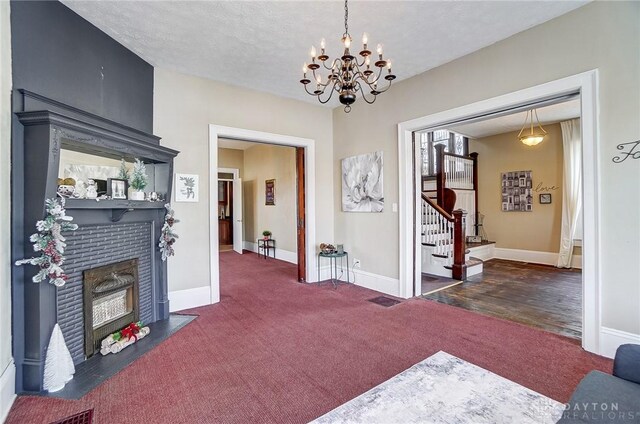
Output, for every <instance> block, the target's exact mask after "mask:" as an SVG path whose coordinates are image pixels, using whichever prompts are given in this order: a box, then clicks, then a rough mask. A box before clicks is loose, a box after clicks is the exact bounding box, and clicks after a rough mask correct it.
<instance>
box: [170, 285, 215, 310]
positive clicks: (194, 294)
mask: <svg viewBox="0 0 640 424" xmlns="http://www.w3.org/2000/svg"><path fill="white" fill-rule="evenodd" d="M209 304H211V287H209V286H204V287H196V288H195V289H186V290H176V291H170V292H169V312H176V311H182V310H184V309H191V308H197V307H198V306H204V305H209Z"/></svg>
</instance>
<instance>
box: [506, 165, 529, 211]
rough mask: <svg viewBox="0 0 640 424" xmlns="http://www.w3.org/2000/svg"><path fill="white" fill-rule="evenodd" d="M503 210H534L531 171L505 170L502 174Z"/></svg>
mask: <svg viewBox="0 0 640 424" xmlns="http://www.w3.org/2000/svg"><path fill="white" fill-rule="evenodd" d="M500 177H501V178H500V179H501V181H502V182H501V187H502V197H501V209H502V211H503V212H531V211H533V180H532V178H531V171H510V172H503V173H502V174H501V176H500Z"/></svg>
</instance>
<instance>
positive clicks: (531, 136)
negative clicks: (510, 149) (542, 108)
mask: <svg viewBox="0 0 640 424" xmlns="http://www.w3.org/2000/svg"><path fill="white" fill-rule="evenodd" d="M534 114H535V115H536V123H537V125H536V127H537V128H538V129H540V131H538V129H536V130H534V129H533V115H534ZM527 121H529V131H528V132H526V133H524V134H522V132H523V131H524V129H525V128H526V127H527ZM546 135H547V132H546V131H545V130H544V128H542V125H540V120H539V119H538V111H537V110H536V109H530V110H528V111H527V116H526V117H525V118H524V124H523V125H522V129H521V130H520V133H519V134H518V140H520V142H521V143H522V144H524V145H527V146H535V145H537V144H540V143H542V141H543V140H544V138H545V136H546Z"/></svg>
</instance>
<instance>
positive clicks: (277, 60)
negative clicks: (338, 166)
mask: <svg viewBox="0 0 640 424" xmlns="http://www.w3.org/2000/svg"><path fill="white" fill-rule="evenodd" d="M62 2H63V3H64V4H66V5H67V6H68V7H70V8H71V9H72V10H74V11H75V12H76V13H78V14H79V15H80V16H82V17H84V18H85V19H87V20H88V21H89V22H91V23H93V24H94V25H95V26H97V27H98V28H100V29H101V30H102V31H104V32H106V33H107V34H109V35H110V36H111V37H113V38H114V39H116V40H117V41H119V42H120V43H122V44H123V45H124V46H126V47H128V48H129V49H130V50H132V51H133V52H135V53H136V54H138V55H139V56H140V57H142V58H143V59H145V60H146V61H147V62H149V63H150V64H152V65H154V66H157V67H161V68H166V69H172V70H176V71H179V72H184V73H187V74H192V75H197V76H201V77H206V78H210V79H213V80H217V81H222V82H226V83H229V84H234V85H239V86H243V87H247V88H252V89H256V90H261V91H266V92H271V93H274V94H278V95H281V96H286V97H291V98H296V99H301V100H307V101H313V102H316V101H315V99H314V98H312V97H311V96H309V95H307V94H306V93H305V92H304V89H303V87H302V85H301V84H300V83H299V82H298V81H299V79H300V77H301V71H302V64H303V63H304V62H305V61H307V60H308V59H309V56H308V52H309V51H310V48H311V45H314V44H315V45H316V47H318V45H319V42H320V39H321V38H323V37H324V38H326V40H327V54H329V55H330V56H331V57H334V56H335V55H336V53H338V52H339V49H338V46H339V42H340V37H341V36H342V33H343V31H344V27H343V25H344V24H343V19H344V16H343V13H344V11H343V7H344V5H343V3H342V2H341V1H181V2H178V1H74V0H62ZM585 3H586V1H542V2H540V1H464V2H446V1H444V2H428V1H352V2H350V3H349V30H350V33H351V34H352V36H353V39H354V42H357V43H358V44H359V43H360V40H361V36H362V33H363V32H364V31H366V32H367V33H369V40H370V42H369V45H370V46H373V47H374V48H375V45H376V44H377V43H382V44H383V45H384V49H385V55H386V56H387V57H388V58H390V59H392V60H393V64H394V73H395V74H396V75H397V76H398V78H399V79H405V78H408V77H411V76H413V75H416V74H419V73H421V72H424V71H426V70H428V69H431V68H434V67H436V66H439V65H442V64H444V63H446V62H449V61H451V60H453V59H456V58H458V57H461V56H464V55H466V54H468V53H471V52H473V51H475V50H478V49H480V48H482V47H485V46H488V45H490V44H493V43H495V42H497V41H499V40H502V39H505V38H507V37H509V36H511V35H513V34H515V33H518V32H520V31H523V30H525V29H527V28H530V27H533V26H535V25H538V24H541V23H543V22H545V21H547V20H549V19H552V18H554V17H556V16H559V15H562V14H564V13H567V12H568V11H570V10H573V9H576V8H578V7H580V6H582V5H584V4H585ZM316 103H317V102H316Z"/></svg>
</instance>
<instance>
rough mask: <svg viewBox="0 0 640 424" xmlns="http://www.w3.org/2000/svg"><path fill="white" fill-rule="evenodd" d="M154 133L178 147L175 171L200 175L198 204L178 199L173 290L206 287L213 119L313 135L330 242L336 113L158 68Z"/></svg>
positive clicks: (321, 216) (319, 198) (322, 231)
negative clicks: (178, 221)
mask: <svg viewBox="0 0 640 424" xmlns="http://www.w3.org/2000/svg"><path fill="white" fill-rule="evenodd" d="M154 91H155V94H154V119H153V122H154V133H155V134H157V135H158V136H160V137H162V144H163V145H165V146H168V147H172V148H175V149H178V150H180V154H179V155H178V157H177V159H176V161H175V167H174V172H181V173H193V174H198V175H199V176H200V201H199V202H198V203H173V207H174V209H175V211H176V216H177V218H178V219H180V220H181V221H180V223H179V224H176V232H177V233H178V234H179V235H180V239H179V241H178V243H177V244H176V256H175V257H172V258H171V259H169V264H168V268H169V291H176V290H184V289H191V288H197V287H203V286H209V284H210V278H209V231H208V229H209V227H208V226H209V195H208V193H209V172H210V169H209V166H210V165H209V128H208V125H209V124H216V125H224V126H228V127H236V128H243V129H250V130H256V131H264V132H270V133H277V134H284V135H291V136H296V137H304V138H310V139H313V140H315V146H316V149H315V151H316V161H315V165H316V181H317V182H318V184H317V185H316V192H315V201H316V204H317V205H318V207H317V211H316V237H317V239H318V240H332V239H333V227H334V225H333V219H334V215H333V209H334V207H333V166H332V162H333V144H332V134H333V123H332V117H331V116H332V115H331V110H329V109H327V108H323V107H321V106H316V105H312V104H308V103H304V102H300V101H296V100H291V99H285V98H282V97H278V96H274V95H271V94H266V93H261V92H257V91H253V90H248V89H243V88H239V87H234V86H231V85H228V84H223V83H219V82H215V81H211V80H207V79H203V78H198V77H193V76H189V75H184V74H180V73H177V72H173V71H168V70H163V69H158V68H156V70H155V83H154Z"/></svg>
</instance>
